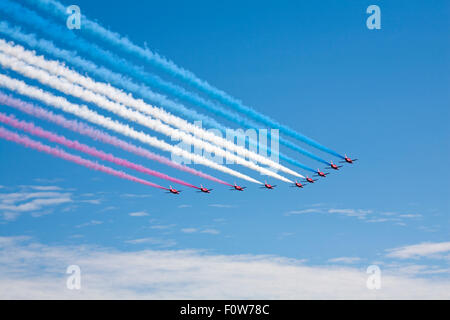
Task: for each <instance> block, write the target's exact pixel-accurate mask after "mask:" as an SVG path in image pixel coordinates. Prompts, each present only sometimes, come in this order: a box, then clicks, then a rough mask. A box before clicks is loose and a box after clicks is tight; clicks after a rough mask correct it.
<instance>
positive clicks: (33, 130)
mask: <svg viewBox="0 0 450 320" xmlns="http://www.w3.org/2000/svg"><path fill="white" fill-rule="evenodd" d="M0 122H2V123H4V124H7V125H10V126H12V127H14V128H16V129H19V130H23V131H25V132H28V133H30V134H32V135H35V136H38V137H41V138H44V139H47V140H50V141H52V142H56V143H59V144H61V145H63V146H66V147H68V148H71V149H75V150H78V151H81V152H84V153H86V154H89V155H91V156H93V157H97V158H100V159H102V160H105V161H109V162H112V163H115V164H117V165H120V166H124V167H126V168H129V169H133V170H137V171H139V172H142V173H145V174H148V175H152V176H155V177H158V178H161V179H165V180H169V181H172V182H174V183H178V184H181V185H184V186H186V187H190V188H195V189H199V188H198V187H196V186H194V185H192V184H190V183H187V182H185V181H183V180H180V179H177V178H173V177H171V176H168V175H166V174H163V173H160V172H158V171H154V170H151V169H149V168H146V167H144V166H141V165H139V164H135V163H133V162H130V161H128V160H125V159H122V158H118V157H115V156H113V155H112V154H108V153H105V152H103V151H100V150H97V149H95V148H93V147H90V146H87V145H85V144H82V143H79V142H78V141H73V140H69V139H67V138H65V137H63V136H60V135H57V134H54V133H52V132H49V131H46V130H44V129H42V128H40V127H38V126H35V125H34V124H33V123H31V122H26V121H19V120H17V119H15V118H14V117H13V116H7V115H5V114H3V113H0Z"/></svg>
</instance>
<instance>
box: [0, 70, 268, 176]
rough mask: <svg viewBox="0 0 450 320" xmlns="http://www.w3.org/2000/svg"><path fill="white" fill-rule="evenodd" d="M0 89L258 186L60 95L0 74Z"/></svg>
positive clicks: (233, 172) (227, 170)
mask: <svg viewBox="0 0 450 320" xmlns="http://www.w3.org/2000/svg"><path fill="white" fill-rule="evenodd" d="M0 86H2V87H4V88H7V89H8V90H11V91H14V92H16V93H19V94H21V95H24V96H27V97H29V98H32V99H37V100H40V101H42V102H43V103H45V104H46V105H48V106H51V107H54V108H56V109H60V110H63V111H65V112H67V113H71V114H74V115H75V116H77V117H80V118H82V119H85V120H87V121H89V122H92V123H95V124H97V125H100V126H103V127H105V128H107V129H110V130H113V131H115V132H118V133H120V134H123V135H125V136H128V137H130V138H133V139H136V140H139V141H141V142H142V143H145V144H148V145H150V146H152V147H155V148H158V149H161V150H164V151H167V152H171V153H173V154H175V155H178V156H180V157H183V158H186V159H189V160H191V161H194V162H196V163H198V164H202V165H205V166H207V167H210V168H212V169H216V170H219V171H222V172H224V173H227V174H230V175H232V176H235V177H237V178H240V179H244V180H247V181H250V182H253V183H258V184H262V183H261V182H259V181H257V180H255V179H253V178H251V177H249V176H247V175H245V174H242V173H240V172H237V171H235V170H232V169H230V168H227V167H225V166H222V165H219V164H217V163H215V162H213V161H211V160H208V159H205V158H203V157H201V156H199V155H196V154H192V153H190V152H187V151H185V150H183V149H181V148H179V147H177V146H172V145H170V144H168V143H166V142H164V141H161V140H159V139H157V138H155V137H152V136H150V135H148V134H146V133H144V132H142V131H136V130H135V129H133V128H130V127H129V126H128V125H126V124H123V123H121V122H119V121H116V120H112V119H110V118H107V117H104V116H102V115H100V114H98V113H96V112H95V111H92V110H90V109H89V108H88V107H87V106H85V105H77V104H74V103H71V102H69V101H67V99H66V98H64V97H61V96H55V95H53V94H51V93H49V92H46V91H44V90H42V89H40V88H37V87H34V86H30V85H28V84H26V83H25V82H23V81H21V80H17V79H13V78H10V77H8V76H5V75H3V74H0Z"/></svg>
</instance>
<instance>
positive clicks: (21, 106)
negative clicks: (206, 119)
mask: <svg viewBox="0 0 450 320" xmlns="http://www.w3.org/2000/svg"><path fill="white" fill-rule="evenodd" d="M0 104H5V105H7V106H10V107H12V108H16V109H18V110H20V111H22V112H24V113H27V114H29V115H32V116H34V117H37V118H40V119H44V120H47V121H50V122H53V123H56V124H58V125H60V126H62V127H64V128H66V129H68V130H72V131H74V132H77V133H79V134H82V135H86V136H89V137H91V138H92V139H95V140H98V141H101V142H103V143H107V144H111V145H113V146H115V147H118V148H121V149H123V150H125V151H128V152H131V153H134V154H137V155H139V156H142V157H145V158H147V159H150V160H153V161H158V162H159V163H162V164H165V165H167V166H170V167H172V168H175V169H178V170H182V171H185V172H188V173H191V174H193V175H196V176H199V177H201V178H204V179H208V180H211V181H214V182H217V183H221V184H224V185H227V186H232V185H231V184H229V183H227V182H225V181H222V180H220V179H218V178H215V177H213V176H210V175H208V174H206V173H203V172H200V171H198V170H195V169H192V168H189V167H187V166H184V165H181V164H178V163H176V162H174V161H172V160H169V159H167V158H165V157H163V156H160V155H157V154H155V153H152V152H150V151H148V150H146V149H144V148H141V147H138V146H136V145H133V144H131V143H128V142H126V141H124V140H121V139H119V138H116V137H114V136H111V135H109V134H108V133H106V132H103V131H101V130H98V129H96V128H93V127H91V126H89V125H87V124H85V123H83V122H79V121H76V120H68V119H66V118H65V117H63V116H61V115H56V114H54V113H52V112H51V111H47V110H45V109H42V108H40V107H37V106H35V105H33V104H31V103H27V102H25V101H22V100H19V99H16V98H13V97H11V96H8V95H6V94H3V93H2V92H0Z"/></svg>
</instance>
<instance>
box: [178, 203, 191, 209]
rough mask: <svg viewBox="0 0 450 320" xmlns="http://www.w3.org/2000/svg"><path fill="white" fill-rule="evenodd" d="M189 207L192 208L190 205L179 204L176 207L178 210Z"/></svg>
mask: <svg viewBox="0 0 450 320" xmlns="http://www.w3.org/2000/svg"><path fill="white" fill-rule="evenodd" d="M190 207H192V206H191V205H190V204H180V205H179V206H178V208H180V209H183V208H190Z"/></svg>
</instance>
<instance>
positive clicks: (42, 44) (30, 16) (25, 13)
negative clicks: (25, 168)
mask: <svg viewBox="0 0 450 320" xmlns="http://www.w3.org/2000/svg"><path fill="white" fill-rule="evenodd" d="M0 10H3V11H4V12H6V13H8V14H9V15H11V16H13V17H14V18H15V19H17V20H19V21H22V22H27V23H30V24H31V25H32V26H36V25H39V26H41V30H44V31H46V32H47V33H48V34H49V35H51V36H53V37H56V38H58V39H60V40H61V41H64V42H69V43H71V44H73V45H74V46H76V47H77V48H78V49H80V50H83V51H85V52H87V53H89V54H91V55H92V56H94V57H95V58H98V59H104V58H106V60H107V61H108V62H109V63H110V64H111V65H113V66H119V69H121V71H122V72H124V73H126V72H129V71H130V70H131V69H134V70H136V71H140V70H139V69H136V68H135V67H134V66H132V65H130V64H129V63H127V62H126V61H123V60H122V59H120V58H117V57H115V56H114V55H112V54H111V53H110V52H108V51H105V50H103V49H101V48H99V47H97V46H96V45H93V44H90V43H87V42H86V41H84V40H83V39H77V38H76V37H75V36H74V35H73V34H72V33H65V32H64V31H66V30H65V29H62V28H60V27H59V26H57V25H54V24H51V23H49V22H47V21H46V20H44V19H43V18H41V17H40V16H38V15H37V14H35V13H34V12H32V11H30V10H28V9H26V8H24V7H22V6H20V5H18V4H15V3H10V2H9V1H8V0H2V2H0ZM0 24H1V30H2V32H3V33H5V34H8V35H9V36H10V37H13V38H14V39H16V40H19V41H22V42H27V43H28V44H29V45H32V46H35V47H36V46H37V47H39V48H40V49H41V50H45V51H47V52H50V53H51V54H52V55H55V56H58V57H60V58H63V59H64V60H66V61H69V62H70V63H72V64H76V65H77V66H79V67H81V68H83V69H84V70H88V71H90V72H92V73H95V74H97V75H98V76H100V77H102V78H104V79H108V80H109V82H112V83H114V84H115V85H118V86H120V87H123V88H126V89H127V90H130V91H135V92H138V93H139V94H140V95H141V96H144V97H146V98H148V99H150V100H152V101H156V102H157V103H158V104H161V105H163V106H165V107H167V108H169V109H171V110H175V111H177V112H180V113H182V114H184V115H186V116H187V117H188V118H190V119H193V120H201V121H202V122H203V123H205V124H206V125H208V126H210V127H214V128H218V129H219V130H221V131H222V132H223V133H224V132H225V130H226V129H227V128H226V127H224V126H222V125H220V124H219V123H218V122H216V121H215V120H214V119H212V118H210V117H207V116H205V115H201V114H198V113H197V112H195V111H193V110H190V109H187V108H186V107H184V106H183V105H181V104H177V103H174V102H173V101H171V100H168V99H167V98H165V96H163V95H160V94H155V93H153V92H152V91H151V90H150V89H149V88H148V87H146V86H142V85H136V84H135V83H133V82H132V81H130V80H129V79H127V78H125V77H123V76H121V75H118V74H115V73H113V72H111V71H109V70H108V69H105V68H103V67H98V66H96V65H95V64H93V63H92V62H88V61H86V60H84V59H82V58H80V57H78V56H76V54H75V53H74V52H70V51H67V50H61V49H58V48H56V47H55V46H54V45H53V43H51V42H50V41H46V40H37V39H36V37H35V36H34V35H25V34H23V33H21V32H20V29H19V28H15V29H12V28H10V27H9V26H8V24H7V23H6V22H5V21H3V22H1V23H0ZM28 41H29V42H28ZM119 60H121V62H122V63H119V62H118V61H119ZM111 61H113V62H111ZM137 77H138V78H139V79H142V76H139V75H138V76H137ZM218 111H220V110H217V112H218ZM229 119H230V120H234V119H233V118H229ZM240 123H241V124H242V125H243V126H244V127H246V128H255V126H252V125H250V124H249V123H248V122H244V121H240ZM279 141H280V143H281V144H284V145H293V144H290V143H289V142H288V141H285V140H284V139H280V140H279ZM250 143H251V144H252V145H257V143H256V142H254V141H251V142H250ZM260 147H262V146H260ZM295 147H296V150H297V151H298V152H301V153H303V154H305V155H307V156H310V155H311V153H310V152H308V151H306V150H303V149H302V148H300V147H298V146H295ZM264 150H265V151H266V150H267V149H266V148H264ZM280 158H281V159H282V160H285V161H287V162H289V163H291V164H293V165H295V166H297V167H300V168H303V169H306V170H309V171H311V170H312V169H311V168H309V167H307V166H305V165H303V164H301V163H299V162H298V161H296V160H294V159H292V158H289V157H288V156H286V155H283V154H280ZM312 158H313V159H317V158H318V157H316V156H314V155H313V157H312ZM321 162H323V163H326V161H325V160H322V159H321Z"/></svg>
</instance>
